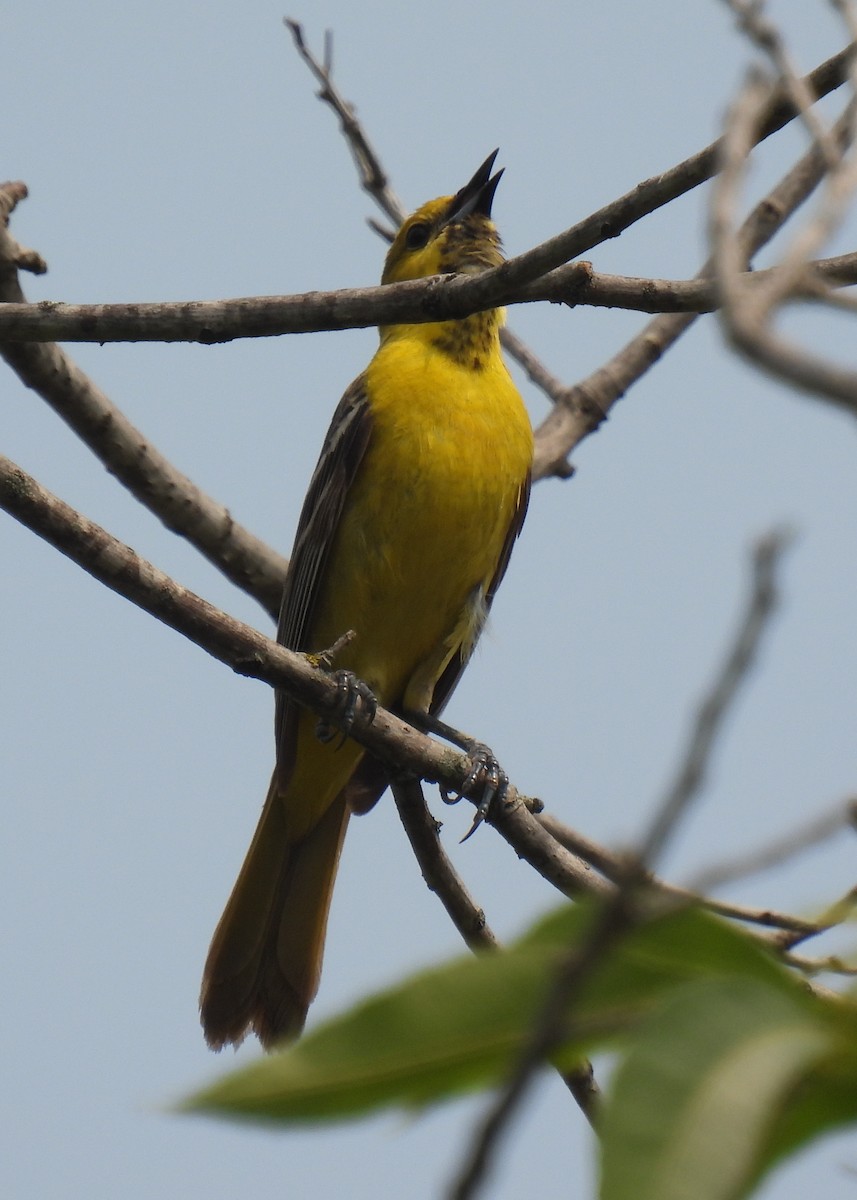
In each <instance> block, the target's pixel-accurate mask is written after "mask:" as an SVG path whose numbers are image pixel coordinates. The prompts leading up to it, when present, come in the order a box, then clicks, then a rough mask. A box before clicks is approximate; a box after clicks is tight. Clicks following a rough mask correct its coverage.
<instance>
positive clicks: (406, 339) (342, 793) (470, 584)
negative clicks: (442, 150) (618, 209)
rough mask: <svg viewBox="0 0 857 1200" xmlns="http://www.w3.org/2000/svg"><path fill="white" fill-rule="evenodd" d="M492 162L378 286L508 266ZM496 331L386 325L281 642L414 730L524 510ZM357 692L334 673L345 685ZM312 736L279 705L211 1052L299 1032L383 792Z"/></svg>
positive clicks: (472, 632) (331, 453) (347, 399)
mask: <svg viewBox="0 0 857 1200" xmlns="http://www.w3.org/2000/svg"><path fill="white" fill-rule="evenodd" d="M495 156H496V151H495V152H494V154H492V155H491V156H490V157H489V158H488V159H487V160H486V161H485V162H484V163H483V164H482V166H481V167H480V168H479V170H478V171H477V172H476V174H475V175H474V176H473V178H472V179H471V180H470V182H469V183H468V184H466V185H465V186H464V187H463V188H462V189H461V190H460V191H459V192H457V193H456V194H455V195H454V196H443V197H441V198H440V199H438V200H431V201H429V202H428V203H427V204H424V205H423V206H422V208H419V209H417V211H416V212H415V213H414V214H413V215H412V216H410V217H409V218H408V219H407V220H406V221H405V222H404V224H403V225H402V227H401V228H400V229H399V231H398V234H397V235H396V238H395V240H394V241H393V243H392V245H391V247H390V250H389V253H388V254H387V259H386V263H385V266H384V273H383V277H382V282H383V283H396V282H399V281H401V280H405V279H420V278H423V277H425V276H429V275H437V274H450V273H461V272H464V273H473V272H478V271H482V270H484V269H485V268H487V267H494V266H497V265H498V264H499V263H501V262H502V261H503V259H502V254H501V252H500V238H499V236H498V234H497V230H496V228H495V226H494V224H493V222H492V221H491V205H492V201H493V198H494V192H495V189H496V187H497V183H498V182H499V179H500V176H501V175H502V171H499V172H497V174H495V175H493V176H492V175H491V169H492V167H493V164H494V158H495ZM502 321H503V313H502V311H501V310H497V309H495V310H492V311H490V312H481V313H475V314H473V315H472V316H468V317H465V318H464V319H463V320H454V321H452V320H450V321H438V322H434V323H431V322H430V323H428V324H422V325H387V326H383V327H382V328H381V330H380V336H381V344H380V346H379V348H378V351H377V353H376V354H375V356H374V358H373V359H372V361H371V362H370V363H369V365H368V367H367V368H366V370H365V371H364V372H363V374H362V375H360V376H358V378H357V379H356V380H355V381H354V383H352V384H351V386H350V387H349V388H348V390H347V391H346V393H345V395H344V396H343V398H342V400H341V401H340V403H339V406H338V408H337V409H336V412H335V413H334V415H333V420H332V422H331V425H330V429H329V430H328V433H327V437H326V439H325V442H324V445H323V447H322V452H321V457H320V458H319V461H318V465H317V466H316V469H315V473H314V474H313V477H312V481H311V483H310V486H309V492H308V494H307V497H306V500H305V502H304V506H303V510H302V512H301V516H300V521H299V523H298V529H297V535H296V538H295V545H294V551H293V554H292V560H291V566H290V569H289V573H288V578H287V580H286V584H285V588H284V593H283V602H282V608H281V612H280V622H279V629H278V634H277V636H278V640H279V641H280V642H281V643H282V644H283V645H285V646H288V647H289V648H290V649H292V650H297V651H304V652H312V651H319V650H321V649H323V648H325V647H328V646H330V645H332V644H333V643H335V642H336V641H337V640H338V639H340V638H341V636H342V635H343V634H344V633H345V632H346V631H347V630H354V631H355V633H356V636H355V637H354V638H353V640H352V641H351V642H350V643H348V644H347V645H345V646H344V648H343V649H342V650H341V651H340V652H339V653H338V655H337V657H336V664H335V665H336V667H337V668H341V669H342V671H343V672H349V673H352V672H353V677H357V678H358V679H359V680H360V681H362V684H363V685H366V688H368V689H371V693H372V694H373V695H374V697H376V698H377V701H378V703H380V704H382V705H384V706H385V707H386V708H390V709H393V710H395V711H398V712H401V713H407V714H408V715H409V717H410V716H411V715H412V714H417V715H418V714H421V713H422V714H435V716H436V715H437V714H438V713H439V712H440V711H441V709H442V707H443V705H444V704H445V702H446V701H447V699H448V698H449V695H450V693H451V692H452V689H453V688H454V687H455V685H456V683H457V682H458V679H459V676H460V674H461V672H462V670H463V669H464V667H465V665H466V663H467V661H468V659H469V657H470V655H471V652H472V650H473V647H474V645H475V643H476V640H477V638H478V637H479V633H480V631H481V629H482V626H483V624H484V621H485V617H486V614H487V612H488V609H489V607H490V605H491V601H492V599H493V597H494V593H495V591H496V590H497V587H498V585H499V583H500V580H501V579H502V577H503V575H504V573H505V570H506V566H507V564H508V561H509V555H510V553H511V550H512V545H513V543H514V541H515V538H516V537H517V535H518V533H519V531H520V529H521V524H522V522H523V519H524V514H525V512H526V508H527V500H528V496H529V485H530V468H531V463H532V454H533V438H532V430H531V426H530V422H529V419H528V417H527V413H526V410H525V408H524V404H523V401H522V400H521V397H520V395H519V393H518V391H517V389H516V387H515V385H514V383H513V382H512V379H511V377H510V375H509V372H508V370H507V369H506V366H505V364H504V362H503V358H502V355H501V352H500V341H499V330H500V326H501V324H502ZM353 677H352V676H351V675H347V674H342V675H341V679H343V680H344V681H345V683H346V686H350V683H351V682H352V681H353ZM361 690H363V689H362V685H357V692H358V693H359V692H361ZM363 694H364V696H367V695H368V692H366V691H363ZM427 719H428V718H427ZM318 734H319V730H318V720H317V718H316V717H315V716H314V715H313V714H312V713H311V712H309V711H306V710H304V709H302V708H300V707H299V706H298V705H297V704H295V703H294V702H293V701H292V700H291V699H290V698H289V697H288V696H287V695H285V694H282V693H279V694H278V695H277V698H276V748H277V761H276V768H275V770H274V776H273V779H272V780H271V786H270V788H269V790H268V795H267V798H266V800H265V805H264V808H263V810H262V815H261V818H260V820H259V824H258V827H257V829H256V834H255V836H254V838H253V842H252V844H251V846H250V849H249V851H248V853H247V857H246V859H245V861H244V865H243V867H242V868H241V873H240V875H239V876H238V881H237V883H236V884H235V887H234V889H233V891H232V895H231V897H230V899H229V903H228V904H227V906H226V911H225V912H224V914H223V916H222V918H221V920H220V924H219V925H218V926H217V929H216V931H215V934H214V938H213V940H212V943H211V949H210V950H209V953H208V960H207V962H206V965H205V973H204V976H203V982H202V994H201V997H200V1012H201V1019H202V1026H203V1030H204V1032H205V1037H206V1040H207V1041H208V1043H209V1045H210V1046H212V1047H213V1048H215V1049H220V1048H221V1047H222V1046H224V1045H226V1044H227V1043H230V1042H234V1043H238V1042H240V1041H241V1040H242V1038H243V1037H244V1036H245V1034H246V1033H247V1032H249V1031H251V1030H252V1031H253V1032H254V1033H256V1034H257V1036H258V1037H259V1040H260V1041H261V1042H262V1043H263V1045H265V1046H270V1045H271V1044H272V1043H274V1042H276V1041H278V1040H279V1039H282V1038H288V1037H294V1036H295V1035H297V1034H298V1033H299V1032H300V1030H301V1029H302V1028H303V1025H304V1021H305V1019H306V1014H307V1009H308V1007H309V1005H310V1002H311V1001H312V999H313V997H314V996H315V994H316V991H317V990H318V983H319V976H320V973H321V960H322V952H323V948H324V938H325V931H326V927H327V916H328V910H329V908H330V900H331V894H332V891H333V883H334V878H335V876H336V870H337V865H338V862H339V855H340V852H341V850H342V842H343V838H344V836H345V830H346V827H347V825H348V819H349V816H350V814H351V813H352V812H355V811H366V810H367V809H368V808H371V806H372V805H373V804H374V803H375V801H376V800H377V799H378V797H379V796H380V795H381V793H382V792H383V790H384V788H385V787H386V784H387V778H386V776H385V774H384V769H383V767H382V765H381V764H380V763H379V762H378V761H377V760H375V759H373V758H372V757H371V756H370V755H367V754H366V753H365V751H364V750H363V749H362V747H361V746H359V745H358V744H357V742H355V741H353V740H351V739H345V740H344V741H343V740H342V739H341V738H340V739H337V740H336V741H333V740H330V739H328V740H320V738H319V736H318Z"/></svg>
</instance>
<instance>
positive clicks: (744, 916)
mask: <svg viewBox="0 0 857 1200" xmlns="http://www.w3.org/2000/svg"><path fill="white" fill-rule="evenodd" d="M537 819H538V821H539V824H540V825H542V826H544V828H545V829H546V830H547V831H548V833H550V835H551V836H552V837H554V838H556V840H557V841H558V842H559V843H560V845H561V846H565V848H566V850H570V851H571V853H572V854H574V855H577V857H578V858H580V859H582V860H583V862H586V863H590V864H591V865H592V866H593V867H595V869H596V870H597V871H599V872H600V873H601V874H602V875H603V876H604V877H605V879H609V880H610V881H611V883H617V884H618V883H621V881H622V880H623V879H624V877H625V874H626V873H627V869H628V862H627V856H626V855H622V854H616V853H615V852H613V851H610V850H607V849H606V847H604V846H601V845H600V844H599V843H597V842H594V841H592V839H591V838H587V837H586V836H585V835H584V834H582V833H580V832H578V830H576V829H572V828H571V827H570V826H568V825H566V824H565V823H564V822H562V821H560V820H559V819H558V818H557V817H556V816H554V814H553V813H550V812H542V813H540V814H539V815H538V818H537ZM646 883H647V885H648V886H649V887H651V888H653V889H655V890H657V891H658V892H659V893H662V894H663V895H664V896H666V897H667V898H668V899H671V900H674V901H675V902H676V903H677V904H698V905H700V906H701V907H703V908H707V909H708V911H709V912H713V913H716V914H717V916H719V917H727V918H728V919H729V920H733V921H743V922H746V923H747V924H750V925H759V926H762V927H764V928H766V929H772V930H785V931H786V932H788V933H790V934H798V935H800V936H802V937H809V936H812V935H814V934H816V933H819V932H821V929H820V927H819V924H818V922H817V921H810V920H807V919H806V917H796V916H794V915H793V914H792V913H785V912H778V911H777V910H776V909H772V908H753V907H750V906H748V905H744V904H732V903H730V902H729V901H726V900H713V899H712V898H711V897H710V896H707V895H704V894H703V893H702V890H701V889H692V888H689V887H677V886H676V885H675V884H672V883H667V881H666V880H664V879H661V878H659V877H658V876H657V875H651V874H650V875H648V876H647V877H646ZM824 928H825V929H826V928H829V926H827V925H825V926H824ZM765 940H766V943H767V944H769V945H775V946H779V942H775V941H774V940H772V939H765Z"/></svg>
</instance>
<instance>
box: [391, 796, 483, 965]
mask: <svg viewBox="0 0 857 1200" xmlns="http://www.w3.org/2000/svg"><path fill="white" fill-rule="evenodd" d="M390 787H391V789H392V792H393V799H394V800H395V802H396V808H397V810H398V813H399V818H400V820H401V822H402V825H403V826H404V829H405V833H406V834H407V835H408V841H409V842H410V843H411V849H412V850H413V852H414V857H415V858H416V860H417V862H418V863H419V867H420V871H421V872H422V876H423V879H424V880H425V881H426V886H427V887H428V888H429V890H430V891H432V892H434V893H435V895H436V896H437V898H438V899H439V900H440V902H441V904H442V905H443V907H444V908H445V909H446V911H447V914H448V915H449V917H450V919H451V920H452V923H453V925H454V926H455V928H456V929H457V930H458V932H459V933H460V934H461V936H462V938H463V939H464V942H465V945H467V946H468V947H469V948H470V949H471V950H474V951H476V950H496V949H497V947H498V945H499V942H498V941H497V938H496V937H495V936H494V934H493V933H492V932H491V930H490V929H489V927H488V924H487V922H486V920H485V913H484V912H483V910H482V909H481V908H479V906H478V905H477V904H476V901H475V900H474V899H473V897H472V896H471V895H470V893H469V892H468V890H467V888H466V886H465V884H464V881H463V880H462V878H461V876H460V875H459V874H458V872H457V871H456V869H455V867H454V866H453V865H452V863H451V862H450V860H449V857H448V855H447V854H446V853H445V851H444V849H443V847H442V846H441V843H440V837H439V836H438V835H439V832H440V824H439V823H438V822H437V821H436V820H435V819H434V817H433V816H432V815H431V813H430V812H429V810H428V806H427V805H426V802H425V798H424V797H423V790H422V788H421V786H420V782H419V780H418V779H416V778H414V777H413V776H410V777H408V776H403V777H397V778H395V779H393V780H392V781H391V784H390Z"/></svg>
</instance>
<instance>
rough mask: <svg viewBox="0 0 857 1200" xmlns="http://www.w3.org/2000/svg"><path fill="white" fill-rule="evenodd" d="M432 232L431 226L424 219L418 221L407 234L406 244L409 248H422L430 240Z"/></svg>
mask: <svg viewBox="0 0 857 1200" xmlns="http://www.w3.org/2000/svg"><path fill="white" fill-rule="evenodd" d="M430 233H431V228H430V226H428V225H426V223H425V222H424V221H417V223H416V225H412V226H411V227H410V229H409V230H408V232H407V233H406V234H405V245H406V246H407V247H408V249H409V250H422V248H423V246H425V244H426V243H427V242H428V240H429V234H430Z"/></svg>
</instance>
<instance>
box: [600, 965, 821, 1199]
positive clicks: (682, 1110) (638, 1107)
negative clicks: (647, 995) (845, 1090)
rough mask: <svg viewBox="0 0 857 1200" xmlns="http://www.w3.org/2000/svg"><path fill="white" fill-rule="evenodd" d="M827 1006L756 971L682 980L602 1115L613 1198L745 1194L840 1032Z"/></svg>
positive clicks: (645, 1033) (631, 1056)
mask: <svg viewBox="0 0 857 1200" xmlns="http://www.w3.org/2000/svg"><path fill="white" fill-rule="evenodd" d="M835 1040H836V1039H835V1034H834V1031H833V1028H832V1024H831V1021H830V1019H829V1017H828V1015H827V1013H826V1011H825V1010H824V1007H823V1006H822V1005H821V1004H820V1003H818V1002H814V1001H812V999H811V998H810V997H808V996H804V995H803V994H801V993H800V992H799V991H797V990H794V991H791V992H789V991H788V990H786V989H783V988H782V987H779V986H771V985H770V983H765V982H761V981H760V980H758V979H754V978H748V977H743V978H741V977H733V978H728V977H727V978H719V979H717V978H712V979H707V980H701V981H697V982H695V983H692V984H688V985H686V986H685V987H682V988H680V989H678V991H677V992H676V993H675V994H674V995H673V996H672V998H671V999H670V1001H669V1002H668V1003H667V1004H665V1005H664V1006H663V1007H662V1008H661V1009H660V1010H659V1011H657V1012H656V1013H655V1014H654V1015H653V1016H651V1017H650V1018H649V1020H648V1021H646V1022H644V1023H643V1025H642V1027H641V1028H640V1029H638V1031H637V1033H636V1036H635V1038H634V1041H633V1045H632V1048H631V1049H630V1051H629V1053H628V1055H627V1057H626V1058H625V1060H624V1062H623V1063H622V1065H621V1066H620V1068H619V1069H618V1071H617V1073H616V1078H615V1080H614V1086H613V1089H612V1095H611V1098H610V1100H609V1102H608V1104H607V1105H606V1107H605V1111H604V1114H603V1124H602V1146H601V1149H602V1171H601V1178H602V1188H601V1197H602V1200H631V1198H632V1197H633V1200H735V1198H737V1197H740V1196H743V1195H746V1194H747V1190H748V1188H749V1186H750V1184H751V1182H752V1181H754V1179H755V1178H756V1177H757V1176H758V1173H759V1171H760V1169H761V1166H762V1164H763V1163H764V1162H765V1161H766V1158H767V1157H768V1156H767V1155H766V1147H768V1145H769V1143H770V1137H771V1134H772V1131H773V1129H774V1128H775V1126H776V1123H777V1121H778V1119H779V1118H780V1117H781V1115H782V1114H783V1112H784V1111H785V1110H786V1108H787V1105H788V1100H789V1097H790V1095H791V1094H792V1093H793V1092H794V1090H795V1088H796V1087H797V1085H798V1084H799V1082H800V1081H801V1080H802V1079H804V1078H805V1077H806V1076H807V1075H808V1074H809V1073H810V1072H811V1069H812V1068H813V1067H814V1066H815V1065H816V1064H818V1063H819V1061H820V1060H821V1059H823V1058H824V1056H825V1055H827V1054H829V1053H830V1051H831V1050H832V1048H833V1045H834V1042H835Z"/></svg>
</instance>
